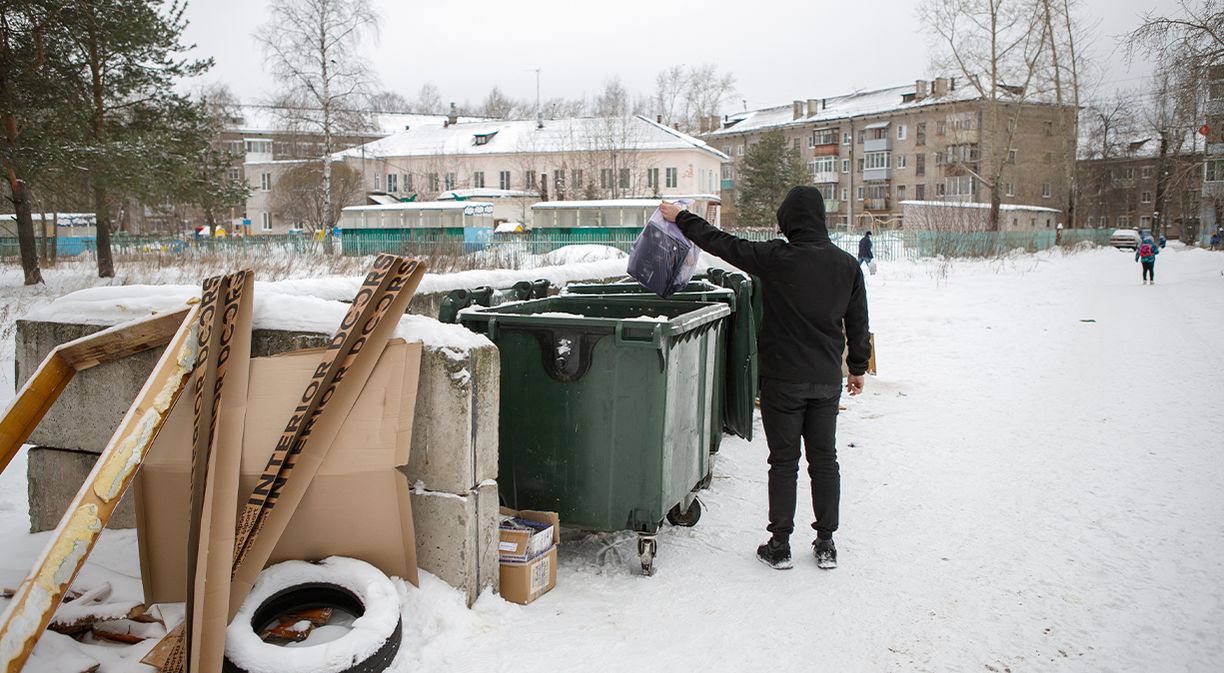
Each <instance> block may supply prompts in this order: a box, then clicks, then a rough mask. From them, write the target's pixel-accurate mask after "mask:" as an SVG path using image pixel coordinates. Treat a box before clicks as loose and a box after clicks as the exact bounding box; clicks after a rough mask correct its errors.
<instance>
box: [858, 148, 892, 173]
mask: <svg viewBox="0 0 1224 673" xmlns="http://www.w3.org/2000/svg"><path fill="white" fill-rule="evenodd" d="M863 161H864V164H863V168H864V169H866V170H873V169H877V168H888V167H889V165H890V164H891V161H892V152H868V153H867V154H865V155H864V156H863Z"/></svg>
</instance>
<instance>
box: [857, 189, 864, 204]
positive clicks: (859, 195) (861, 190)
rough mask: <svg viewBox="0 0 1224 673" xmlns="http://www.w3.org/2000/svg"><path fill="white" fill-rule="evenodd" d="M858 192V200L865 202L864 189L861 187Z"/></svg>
mask: <svg viewBox="0 0 1224 673" xmlns="http://www.w3.org/2000/svg"><path fill="white" fill-rule="evenodd" d="M857 191H858V200H859V201H862V200H863V188H862V187H859V188H858V190H857Z"/></svg>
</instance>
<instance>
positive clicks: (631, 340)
mask: <svg viewBox="0 0 1224 673" xmlns="http://www.w3.org/2000/svg"><path fill="white" fill-rule="evenodd" d="M613 332H614V334H615V335H616V343H617V345H620V346H648V347H652V348H660V347H662V345H663V325H661V324H656V325H655V326H654V329H652V330H651V331H650V338H649V339H639V338H635V337H629V336H625V323H624V322H623V321H617V323H616V327H615V328H613Z"/></svg>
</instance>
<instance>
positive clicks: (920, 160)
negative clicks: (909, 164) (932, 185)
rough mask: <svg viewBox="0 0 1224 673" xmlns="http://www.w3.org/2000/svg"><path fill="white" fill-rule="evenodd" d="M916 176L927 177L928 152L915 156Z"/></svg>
mask: <svg viewBox="0 0 1224 673" xmlns="http://www.w3.org/2000/svg"><path fill="white" fill-rule="evenodd" d="M914 175H916V176H918V177H922V176H924V175H926V152H919V153H918V154H915V155H914Z"/></svg>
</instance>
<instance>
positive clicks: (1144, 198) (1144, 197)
mask: <svg viewBox="0 0 1224 673" xmlns="http://www.w3.org/2000/svg"><path fill="white" fill-rule="evenodd" d="M1151 202H1152V193H1151V192H1141V193H1140V194H1139V203H1151Z"/></svg>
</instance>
